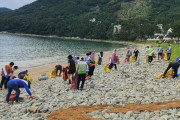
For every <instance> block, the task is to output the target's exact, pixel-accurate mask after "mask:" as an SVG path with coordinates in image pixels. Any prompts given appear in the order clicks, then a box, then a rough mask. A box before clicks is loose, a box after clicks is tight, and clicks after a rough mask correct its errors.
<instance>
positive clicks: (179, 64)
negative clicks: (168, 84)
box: [163, 60, 180, 78]
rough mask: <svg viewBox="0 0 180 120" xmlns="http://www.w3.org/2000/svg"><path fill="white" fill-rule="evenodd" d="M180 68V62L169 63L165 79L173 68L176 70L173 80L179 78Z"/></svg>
mask: <svg viewBox="0 0 180 120" xmlns="http://www.w3.org/2000/svg"><path fill="white" fill-rule="evenodd" d="M179 66H180V60H179V61H177V62H171V63H169V65H168V67H167V69H166V70H165V72H164V75H163V78H165V76H166V73H167V71H168V70H169V69H170V68H172V69H173V70H174V75H173V78H175V77H178V75H177V71H178V68H179Z"/></svg>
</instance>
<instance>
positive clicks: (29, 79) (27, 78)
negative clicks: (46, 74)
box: [24, 74, 33, 83]
mask: <svg viewBox="0 0 180 120" xmlns="http://www.w3.org/2000/svg"><path fill="white" fill-rule="evenodd" d="M24 80H27V81H29V82H31V83H32V81H33V79H32V78H31V77H30V76H29V74H26V75H25V76H24Z"/></svg>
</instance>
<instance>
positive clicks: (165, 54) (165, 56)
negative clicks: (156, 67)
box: [164, 52, 168, 61]
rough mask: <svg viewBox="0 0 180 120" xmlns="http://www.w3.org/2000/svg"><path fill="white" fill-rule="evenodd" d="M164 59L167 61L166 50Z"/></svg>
mask: <svg viewBox="0 0 180 120" xmlns="http://www.w3.org/2000/svg"><path fill="white" fill-rule="evenodd" d="M164 60H165V61H167V60H168V59H167V52H165V53H164Z"/></svg>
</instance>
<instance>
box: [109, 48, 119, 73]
mask: <svg viewBox="0 0 180 120" xmlns="http://www.w3.org/2000/svg"><path fill="white" fill-rule="evenodd" d="M109 62H110V65H109V69H112V68H113V66H115V70H117V65H116V64H117V60H116V50H115V49H114V50H113V54H112V57H111V58H110V61H109Z"/></svg>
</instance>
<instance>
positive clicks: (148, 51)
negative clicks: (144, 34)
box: [147, 45, 154, 63]
mask: <svg viewBox="0 0 180 120" xmlns="http://www.w3.org/2000/svg"><path fill="white" fill-rule="evenodd" d="M152 47H153V46H152V45H151V47H150V48H148V49H147V54H148V57H149V61H148V63H151V62H152V61H153V54H154V49H153V48H152Z"/></svg>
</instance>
